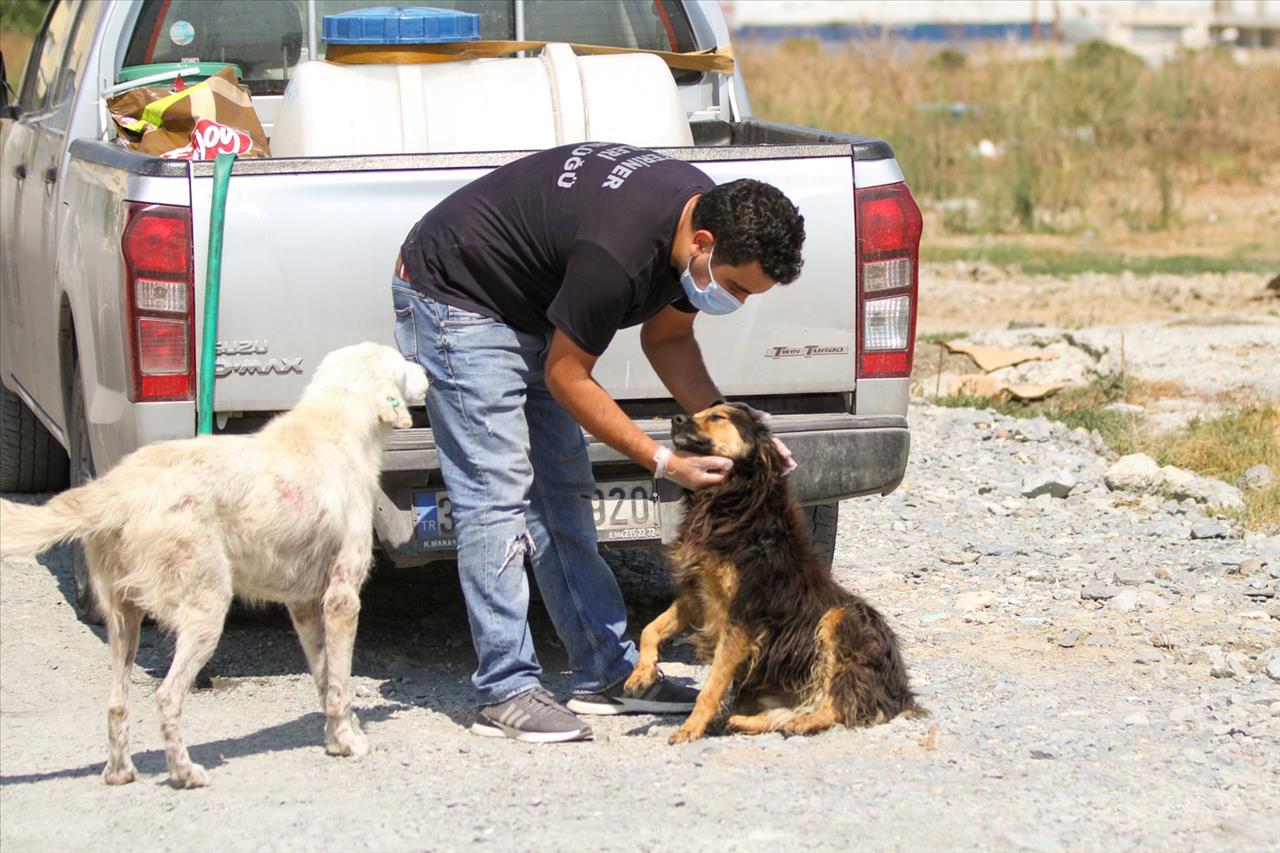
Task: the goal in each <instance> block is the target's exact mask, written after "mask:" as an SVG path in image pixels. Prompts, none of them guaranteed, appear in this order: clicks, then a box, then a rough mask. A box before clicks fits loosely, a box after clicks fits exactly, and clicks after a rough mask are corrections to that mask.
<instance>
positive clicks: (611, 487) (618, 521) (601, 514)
mask: <svg viewBox="0 0 1280 853" xmlns="http://www.w3.org/2000/svg"><path fill="white" fill-rule="evenodd" d="M591 509H592V510H593V511H594V512H595V516H596V535H597V537H598V538H599V540H600V541H601V542H624V541H627V540H634V539H657V538H658V537H659V536H660V533H659V530H658V499H657V498H656V497H654V494H653V481H652V480H627V481H625V482H621V483H601V484H600V485H598V486H596V492H595V494H594V495H592V496H591Z"/></svg>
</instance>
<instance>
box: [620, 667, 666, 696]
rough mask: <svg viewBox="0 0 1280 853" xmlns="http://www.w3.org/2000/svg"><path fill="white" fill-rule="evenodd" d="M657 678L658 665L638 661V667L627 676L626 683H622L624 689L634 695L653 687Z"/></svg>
mask: <svg viewBox="0 0 1280 853" xmlns="http://www.w3.org/2000/svg"><path fill="white" fill-rule="evenodd" d="M657 680H658V668H657V667H656V666H653V665H652V664H644V663H638V664H636V668H635V669H633V670H631V675H630V676H629V677H628V678H627V680H626V683H625V684H623V685H622V689H623V691H624V692H626V693H630V694H632V695H635V694H638V693H643V692H644V691H646V690H648V689H649V688H650V687H652V686H653V683H654V682H655V681H657Z"/></svg>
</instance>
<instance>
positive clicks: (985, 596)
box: [956, 590, 996, 613]
mask: <svg viewBox="0 0 1280 853" xmlns="http://www.w3.org/2000/svg"><path fill="white" fill-rule="evenodd" d="M995 603H996V594H995V593H994V592H988V591H986V590H980V591H978V592H966V593H962V594H960V595H957V596H956V610H959V611H960V612H961V613H963V612H965V611H967V610H982V609H983V608H985V607H990V606H991V605H993V604H995Z"/></svg>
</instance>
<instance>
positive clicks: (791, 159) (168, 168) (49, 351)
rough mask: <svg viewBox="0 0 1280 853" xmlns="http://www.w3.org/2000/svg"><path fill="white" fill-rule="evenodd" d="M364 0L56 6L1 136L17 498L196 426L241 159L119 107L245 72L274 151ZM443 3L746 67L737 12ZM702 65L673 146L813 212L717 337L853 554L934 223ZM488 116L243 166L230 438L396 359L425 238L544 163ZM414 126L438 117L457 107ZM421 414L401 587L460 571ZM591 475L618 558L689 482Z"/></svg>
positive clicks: (852, 145)
mask: <svg viewBox="0 0 1280 853" xmlns="http://www.w3.org/2000/svg"><path fill="white" fill-rule="evenodd" d="M358 5H360V4H357V3H351V2H324V0H252V2H248V1H247V0H245V1H244V2H242V0H223V2H218V3H208V2H205V0H113V2H81V0H53V2H52V3H51V4H50V9H49V12H48V15H47V17H46V20H45V22H44V25H43V28H42V30H41V31H40V34H39V35H38V37H37V39H36V41H35V44H34V47H33V49H32V55H31V58H30V61H29V63H28V65H27V68H26V71H25V73H24V75H23V78H22V83H21V86H20V91H19V93H18V97H17V100H16V102H13V103H6V104H5V105H4V108H3V123H2V125H0V128H2V129H0V133H2V137H0V146H2V148H0V151H2V153H0V160H2V163H3V166H2V168H0V241H3V253H2V255H0V377H2V379H3V399H2V406H3V431H2V433H0V444H2V446H0V491H28V492H39V491H50V490H56V489H58V488H61V487H64V486H65V485H66V484H67V483H68V481H69V482H70V483H71V484H75V483H79V482H82V481H83V480H84V479H86V478H88V477H91V476H93V474H94V472H95V471H103V470H105V469H107V468H109V467H111V466H112V465H114V464H115V463H116V462H118V461H119V460H120V459H121V458H122V457H123V456H124V455H125V454H127V453H129V452H130V451H132V450H134V449H136V448H138V447H140V446H142V445H144V444H147V443H149V442H153V441H159V440H163V439H174V438H186V437H189V436H191V435H193V434H194V433H195V431H196V426H197V417H198V413H197V402H196V400H197V387H196V385H197V373H196V367H197V365H196V353H198V352H199V351H200V343H201V342H200V340H199V337H200V334H201V329H202V323H203V320H204V318H203V308H202V306H203V300H202V295H203V292H204V289H205V270H206V263H207V252H208V246H209V229H210V202H211V186H212V184H213V164H212V163H210V162H191V161H187V160H170V159H163V158H160V157H152V156H145V155H143V154H140V153H137V152H135V151H132V150H128V149H127V148H125V147H124V146H123V145H121V144H120V143H119V142H118V141H117V140H116V139H114V138H113V136H114V129H113V127H112V124H111V122H110V120H109V117H108V116H107V114H106V110H105V108H104V103H105V99H106V97H107V96H108V95H110V94H111V93H113V92H118V91H120V90H121V89H122V87H127V85H128V84H127V82H122V81H127V80H128V79H130V78H131V77H133V76H136V73H137V69H139V68H142V70H144V71H148V70H153V69H154V68H157V67H163V66H164V64H165V63H174V62H189V61H190V60H192V59H196V60H214V61H222V62H229V63H234V64H235V65H236V66H237V69H238V70H239V71H240V73H241V75H242V84H243V85H244V86H245V87H246V88H247V89H248V91H249V92H250V93H251V94H252V98H253V103H254V107H255V110H256V112H257V114H258V115H259V117H260V118H261V121H262V124H263V127H264V129H265V131H266V132H267V134H268V135H271V134H272V133H273V132H274V129H275V128H276V126H277V123H278V122H282V121H286V120H287V119H286V115H285V113H286V112H287V110H288V109H289V107H290V104H291V103H293V100H292V99H293V94H295V93H293V92H291V90H290V86H291V85H294V84H297V83H299V81H301V80H302V79H303V76H304V75H303V73H302V72H303V71H304V70H305V69H306V67H308V64H309V65H310V66H324V67H325V68H328V69H332V68H334V67H335V66H334V64H333V63H324V62H320V60H321V59H322V58H323V57H324V55H325V49H326V43H325V41H324V39H323V38H322V37H321V27H320V22H321V20H322V19H323V17H324V15H326V14H330V13H332V12H338V11H343V10H347V9H351V8H352V7H355V6H358ZM433 5H436V6H445V7H450V8H458V9H462V10H469V11H473V12H477V13H478V14H479V16H480V17H479V21H480V28H481V37H482V38H485V39H507V40H538V41H545V42H554V43H557V44H559V43H577V44H583V43H586V44H595V45H613V46H619V47H625V48H630V49H640V50H657V51H663V52H666V53H668V54H685V55H688V54H692V53H693V52H695V51H702V50H706V49H717V50H718V51H719V52H720V53H722V54H723V53H725V52H726V51H727V49H728V47H729V33H728V31H727V28H726V26H725V22H724V19H723V17H722V15H721V12H720V9H719V6H718V4H717V3H715V2H711V0H702V2H696V1H695V0H685V2H680V0H658V2H651V0H643V2H633V0H593V2H591V3H577V2H567V3H566V2H554V1H553V0H539V2H531V0H530V2H526V0H477V2H435V3H433ZM548 50H550V47H548ZM530 54H535V55H536V51H531V52H530ZM530 54H526V55H530ZM479 61H480V62H503V61H506V62H515V61H517V60H515V59H508V60H479ZM571 62H572V60H571ZM581 64H582V65H583V66H584V67H585V63H581ZM679 64H680V63H676V64H674V65H673V66H672V67H671V68H669V69H668V68H664V69H663V74H664V81H665V82H664V85H668V86H674V92H675V93H676V97H677V98H678V101H673V103H678V104H679V107H678V109H683V113H684V115H683V118H682V119H681V121H680V122H679V123H680V128H679V129H680V131H681V133H682V134H683V133H685V128H684V125H685V123H686V122H687V128H688V132H687V134H685V135H686V136H687V139H688V140H691V141H692V144H689V142H688V141H685V142H684V143H683V144H677V145H671V146H655V145H649V147H659V148H660V150H662V152H663V153H665V154H667V155H668V156H671V157H678V158H681V159H684V160H688V161H690V162H695V163H697V164H698V166H699V167H700V168H701V169H703V170H704V171H706V172H707V173H708V174H709V175H710V176H711V177H712V178H714V179H715V180H717V181H725V180H731V179H734V178H739V177H752V178H758V179H760V180H764V181H768V182H770V183H772V184H774V185H776V186H778V187H779V188H781V189H782V190H783V191H784V192H785V193H786V194H787V195H788V196H789V197H790V198H791V199H792V200H793V201H794V202H795V203H796V204H797V205H798V206H799V208H800V211H801V213H802V214H803V215H804V217H805V222H806V231H807V235H808V238H807V241H806V244H805V251H804V260H805V264H804V271H803V274H802V276H801V277H800V279H799V280H797V281H796V282H795V283H793V284H791V285H789V286H787V287H785V288H778V289H776V290H775V291H774V292H773V293H771V294H770V295H769V298H768V299H761V300H751V301H750V302H749V303H748V304H747V305H746V306H745V307H744V308H743V309H742V310H741V311H738V312H736V313H735V314H734V315H733V316H732V317H725V318H719V317H710V316H707V317H702V318H700V319H699V320H698V324H697V335H698V339H699V341H700V343H701V346H702V350H703V352H704V354H705V356H706V360H707V363H708V367H709V368H710V370H711V373H712V376H713V377H714V378H715V380H716V381H717V383H718V384H719V386H720V387H721V389H722V390H723V391H724V392H725V393H726V394H727V395H728V396H729V397H730V398H731V399H737V400H743V401H746V402H749V403H750V404H751V405H753V406H755V407H757V408H760V409H763V410H765V411H768V412H771V413H772V414H773V415H774V416H775V417H774V429H775V431H776V432H778V433H779V434H780V435H782V436H783V438H784V440H785V441H786V442H787V444H788V445H789V446H790V447H791V449H792V451H793V452H794V454H795V457H796V459H797V460H798V462H799V464H800V467H799V470H798V471H797V472H796V473H795V474H794V475H793V478H792V483H793V488H794V492H795V495H796V497H797V498H798V499H799V501H800V502H801V503H802V504H803V505H804V506H805V507H807V508H808V509H807V511H808V513H809V516H810V519H811V523H812V525H813V527H814V531H815V535H816V537H817V539H818V541H819V542H820V543H821V544H823V545H825V547H827V548H828V549H830V548H832V547H833V542H834V532H835V520H836V508H837V502H838V501H840V500H841V499H843V498H847V497H852V496H856V495H867V494H873V493H881V494H883V493H888V492H889V491H891V490H892V489H894V488H895V487H896V486H897V485H898V483H899V482H900V481H901V479H902V476H903V471H904V469H905V467H906V461H907V453H908V447H909V433H908V425H907V417H906V415H907V402H908V376H909V373H910V370H911V359H912V349H913V346H914V338H915V316H916V277H917V275H916V270H917V259H918V247H919V240H920V231H921V221H920V214H919V210H918V208H917V206H916V204H915V202H914V201H913V199H912V197H911V193H910V192H909V191H908V189H907V186H906V184H905V182H904V179H903V175H902V171H901V169H900V168H899V166H898V163H897V161H896V160H895V159H894V156H893V152H892V150H891V149H890V147H889V145H888V144H886V143H885V142H883V141H881V140H879V139H872V138H865V137H858V136H849V135H844V134H838V133H828V132H824V131H819V130H813V129H809V128H802V127H792V126H786V125H780V124H776V123H773V122H768V121H763V120H759V119H756V118H753V117H752V116H751V111H750V107H749V102H748V99H747V94H746V91H745V88H744V86H743V81H742V77H741V73H740V71H736V70H735V71H733V73H712V72H707V71H699V70H696V69H694V70H690V69H688V68H679V67H676V66H677V65H679ZM512 67H515V66H512ZM125 69H129V70H130V71H131V73H130V74H126V73H125ZM321 70H323V69H321ZM326 73H328V72H326ZM622 88H624V89H626V88H627V87H625V86H624V87H622ZM597 94H599V93H597ZM604 94H605V95H606V96H608V95H610V94H611V93H610V92H605V93H604ZM617 96H618V97H625V96H627V92H626V91H619V92H617ZM520 106H521V108H522V109H524V110H526V111H527V110H529V109H531V107H530V105H529V104H528V103H525V104H522V105H520ZM468 108H474V109H481V110H485V111H487V112H486V114H485V115H484V116H483V117H482V118H483V122H484V123H481V122H480V118H481V117H477V119H476V121H475V122H472V123H471V124H468V125H467V127H470V128H472V129H475V128H476V127H485V128H496V130H486V131H485V134H486V137H485V138H484V139H483V140H481V142H482V143H483V144H481V145H476V144H474V143H473V144H471V145H470V150H412V146H410V150H402V149H403V148H404V142H403V140H400V139H399V137H397V140H399V141H397V142H395V144H391V143H388V145H387V147H386V148H385V149H382V150H381V151H380V150H374V151H372V152H371V151H368V150H365V151H362V152H360V153H337V154H332V155H324V156H319V155H314V154H305V153H303V154H299V153H297V152H296V151H294V152H292V153H289V152H286V156H280V155H279V153H278V152H277V156H273V157H270V158H263V159H252V160H250V159H242V160H239V161H237V162H236V164H235V167H234V171H233V173H232V178H231V180H230V183H229V187H228V191H227V207H226V217H225V232H224V235H223V245H224V249H223V256H222V269H221V282H222V285H221V310H220V313H219V317H218V333H217V336H216V337H217V353H218V359H217V369H216V380H215V390H214V406H213V409H214V423H215V432H225V433H235V432H245V431H250V430H254V429H257V428H258V427H259V426H260V425H261V424H262V423H263V422H265V421H266V419H268V418H270V417H271V416H272V415H273V414H274V413H276V412H279V411H281V410H284V409H286V408H288V407H289V406H290V405H292V404H293V403H294V401H296V400H297V399H298V397H299V395H300V392H301V390H302V388H303V386H304V384H305V383H306V381H307V379H308V376H309V374H310V372H311V370H312V369H313V368H314V367H315V365H316V364H317V363H318V362H319V360H320V358H321V356H322V355H323V354H324V353H326V352H328V351H329V350H331V349H334V348H336V347H339V346H343V345H345V344H348V343H352V342H357V341H362V340H376V341H383V342H387V343H391V342H392V340H393V338H392V329H393V307H392V304H391V293H390V288H389V284H388V283H389V277H390V275H391V272H392V265H393V262H394V259H395V257H396V253H397V249H398V247H399V245H400V243H401V241H402V240H403V238H404V236H405V234H406V233H407V232H408V230H409V228H410V226H411V225H412V224H413V223H414V222H415V221H417V219H418V218H419V217H421V216H422V214H423V212H424V211H426V210H427V209H428V208H430V207H431V206H432V205H433V204H434V203H436V202H438V201H439V200H440V199H442V198H444V197H445V196H446V195H447V194H448V193H450V192H452V191H453V190H455V189H457V188H458V187H460V186H462V185H464V184H466V183H467V182H468V181H471V180H473V179H475V178H476V177H477V176H479V175H482V174H484V173H485V172H486V171H487V170H490V169H492V168H494V167H496V166H499V165H501V164H503V163H506V162H509V161H511V160H513V159H515V158H517V157H519V156H521V155H522V154H524V153H527V150H529V149H530V148H536V147H538V146H536V145H529V144H527V143H521V140H522V139H525V138H527V135H525V136H522V134H524V133H525V128H524V126H523V125H521V126H519V127H517V126H515V125H514V123H513V124H512V125H511V126H509V127H505V126H504V125H503V124H502V115H497V116H495V115H494V114H493V112H492V111H493V110H495V109H502V104H501V103H500V102H498V101H490V102H486V103H474V104H472V105H471V106H470V107H468ZM558 108H559V107H558ZM405 109H406V110H417V109H423V110H425V111H426V112H425V115H426V119H427V120H428V121H430V120H431V118H432V116H431V109H432V106H431V102H430V101H428V102H427V103H426V104H425V106H422V105H418V106H413V105H410V106H406V107H405ZM453 109H458V108H457V107H453ZM604 112H605V111H603V110H597V111H596V113H597V114H598V115H601V116H602V115H604ZM366 118H367V117H366V116H364V115H362V113H361V105H360V103H359V102H358V100H357V102H356V103H351V104H350V105H349V109H348V110H347V112H346V121H349V122H362V121H365V120H366ZM443 118H444V119H445V120H448V121H452V122H455V123H458V122H468V121H469V119H468V117H467V116H466V115H450V116H444V117H443ZM592 131H594V132H599V133H601V134H603V133H604V132H605V131H604V130H602V129H599V128H592V129H591V131H584V130H582V129H581V128H578V129H577V130H576V131H575V130H573V129H571V128H568V127H567V125H566V126H565V127H561V126H560V125H557V126H556V130H555V133H556V134H557V136H556V141H563V142H569V141H575V139H574V134H575V133H576V134H577V136H578V137H580V138H584V139H585V138H605V139H617V138H618V137H616V136H612V135H609V136H603V135H602V136H601V137H588V136H586V135H584V134H585V133H588V132H592ZM281 138H283V131H282V133H281ZM513 141H514V142H513ZM622 141H633V140H630V139H623V140H622ZM638 144H647V143H644V142H638ZM397 146H399V147H397ZM366 147H367V146H366ZM375 147H376V146H375ZM548 147H549V146H548ZM509 149H510V150H509ZM382 151H385V152H386V153H382ZM157 285H158V286H157ZM596 377H597V379H598V380H599V381H600V382H601V384H602V385H603V386H604V387H605V388H606V389H607V390H608V391H609V392H610V393H611V394H613V396H614V397H615V398H616V399H617V400H618V401H619V402H620V403H621V405H622V407H623V409H624V410H626V411H627V412H628V413H629V414H630V415H631V416H632V417H633V418H634V419H635V422H636V423H637V424H638V425H639V426H640V427H641V428H642V429H644V430H645V431H647V432H648V433H650V434H651V435H653V436H654V437H657V438H660V439H665V438H667V437H668V434H669V433H668V431H669V422H668V420H667V419H668V418H669V416H670V415H672V414H673V413H674V412H675V407H674V404H673V403H672V401H671V400H670V398H669V395H668V394H667V392H666V390H665V389H664V388H663V386H662V385H661V383H660V382H659V381H658V379H657V377H656V376H655V374H654V373H653V371H652V370H651V369H650V367H649V365H648V363H647V362H646V360H645V359H644V357H643V355H642V353H641V350H640V345H639V340H638V335H637V334H636V330H635V329H632V330H628V331H625V332H624V333H622V334H620V335H619V336H618V337H617V338H615V340H614V342H613V344H612V345H611V347H610V349H609V350H608V352H607V353H606V354H605V356H604V357H603V358H602V359H601V361H600V362H599V364H598V366H597V371H596ZM416 418H417V420H416V424H417V425H416V428H414V429H412V430H406V431H402V432H399V433H397V434H396V435H395V436H394V438H393V440H392V442H391V444H390V447H389V448H388V450H387V459H386V463H387V464H386V473H385V475H384V478H383V488H384V492H385V494H384V495H383V496H382V499H381V500H380V501H379V503H378V507H377V515H376V518H374V520H373V524H374V527H375V529H376V532H377V542H378V545H379V548H380V549H381V551H382V552H383V553H384V554H385V555H386V557H387V558H388V559H389V560H391V561H392V562H394V563H396V564H399V565H422V564H426V563H429V562H432V561H434V560H438V559H448V558H450V557H451V556H452V554H453V550H452V549H453V540H452V537H451V529H450V518H449V503H448V497H447V495H446V493H445V492H444V488H443V485H442V481H441V478H440V470H439V465H438V462H437V459H436V452H435V446H434V443H433V440H432V432H431V429H430V425H429V424H428V423H427V422H426V419H425V415H424V414H423V413H421V412H419V413H416ZM590 454H591V459H592V460H593V463H594V465H595V473H596V479H597V482H598V484H599V486H598V489H597V493H596V495H595V505H596V517H597V521H598V525H599V531H600V541H601V542H602V543H603V544H605V545H608V544H609V543H615V544H617V543H628V544H629V545H646V544H653V543H657V542H659V541H661V540H662V538H663V537H664V535H666V534H669V533H670V531H671V527H672V524H673V518H674V517H675V513H674V512H673V507H674V506H675V503H676V501H678V498H679V494H678V490H677V489H676V488H675V487H674V485H673V484H670V483H666V482H665V481H664V482H660V483H657V484H655V483H654V481H653V480H652V479H651V477H650V475H648V473H647V472H645V471H643V470H640V469H638V468H636V467H635V466H634V465H633V464H632V463H630V462H629V461H628V460H626V459H624V458H623V457H621V456H620V455H619V454H618V453H616V452H615V451H613V450H612V449H610V448H609V447H607V446H605V445H604V444H602V443H600V442H598V441H594V442H591V444H590ZM68 459H69V460H70V462H69V463H68ZM86 601H87V598H84V597H82V598H81V602H82V603H84V602H86Z"/></svg>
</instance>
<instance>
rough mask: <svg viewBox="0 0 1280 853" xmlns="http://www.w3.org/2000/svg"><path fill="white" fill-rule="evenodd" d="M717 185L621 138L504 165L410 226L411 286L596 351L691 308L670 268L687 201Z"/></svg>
mask: <svg viewBox="0 0 1280 853" xmlns="http://www.w3.org/2000/svg"><path fill="white" fill-rule="evenodd" d="M714 187H715V182H713V181H712V180H711V179H710V178H709V177H707V175H706V173H704V172H703V171H702V170H700V169H698V168H697V167H695V166H691V165H689V164H688V163H685V162H684V161H682V160H672V159H670V158H668V157H666V156H664V155H662V154H658V153H657V152H654V151H649V150H647V149H644V148H635V147H633V146H630V145H624V144H621V143H617V142H583V143H577V144H575V145H564V146H561V147H559V148H552V149H549V150H547V151H542V152H539V153H537V154H533V155H530V156H528V157H524V158H521V159H520V160H516V161H515V162H513V163H508V164H507V165H505V166H502V167H500V168H498V169H495V170H494V171H492V172H490V173H489V174H487V175H485V176H484V177H482V178H479V179H477V180H475V181H473V182H471V183H470V184H468V185H467V186H465V187H463V188H462V189H460V190H458V191H457V192H455V193H453V194H452V195H450V196H449V197H448V198H446V199H445V200H444V201H442V202H440V204H438V205H436V206H435V207H434V208H432V209H431V210H430V211H429V212H428V213H427V215H426V216H424V217H422V219H421V220H419V221H418V223H417V224H416V225H415V226H414V227H413V230H411V231H410V232H409V236H408V237H407V238H406V239H405V242H404V245H403V246H402V247H401V250H400V254H401V259H402V260H403V262H404V265H405V267H406V268H407V269H408V273H409V279H410V281H411V282H412V284H413V287H414V289H416V290H417V291H418V292H420V293H422V294H424V295H426V296H429V297H431V298H432V299H435V300H438V301H440V302H443V303H445V304H447V305H453V306H456V307H459V308H465V309H467V310H470V311H475V312H477V313H479V314H482V315H484V316H486V317H493V318H495V319H498V320H501V321H502V322H504V323H506V324H507V325H510V326H513V327H515V328H517V329H520V330H521V331H525V332H533V333H536V334H546V333H547V332H550V331H551V330H552V329H553V328H554V329H559V330H560V331H562V332H564V333H565V334H566V335H568V336H569V338H570V340H572V341H573V342H574V343H575V344H577V345H578V346H579V347H581V348H582V349H584V350H586V351H587V352H589V353H591V354H592V355H600V354H601V353H603V352H604V351H605V348H606V347H608V346H609V342H610V341H611V340H612V339H613V336H614V334H615V333H616V332H617V331H618V330H619V329H623V328H626V327H628V326H634V325H637V324H639V323H642V322H644V321H645V320H647V319H649V318H650V317H652V316H653V315H654V314H656V313H658V312H659V311H660V310H662V308H664V307H665V306H667V305H674V306H675V307H677V308H679V309H680V310H682V311H686V312H689V313H692V312H693V310H694V309H693V307H692V306H691V305H690V304H689V302H688V300H687V299H685V298H684V291H683V289H682V288H681V287H680V279H679V275H678V274H677V273H676V271H674V270H673V269H672V268H671V242H672V239H673V238H674V237H675V230H676V224H677V223H678V222H679V220H680V213H681V212H682V211H683V210H684V205H685V203H686V202H687V201H688V200H689V198H690V197H692V196H693V195H695V194H698V193H705V192H707V191H709V190H711V189H713V188H714Z"/></svg>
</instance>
